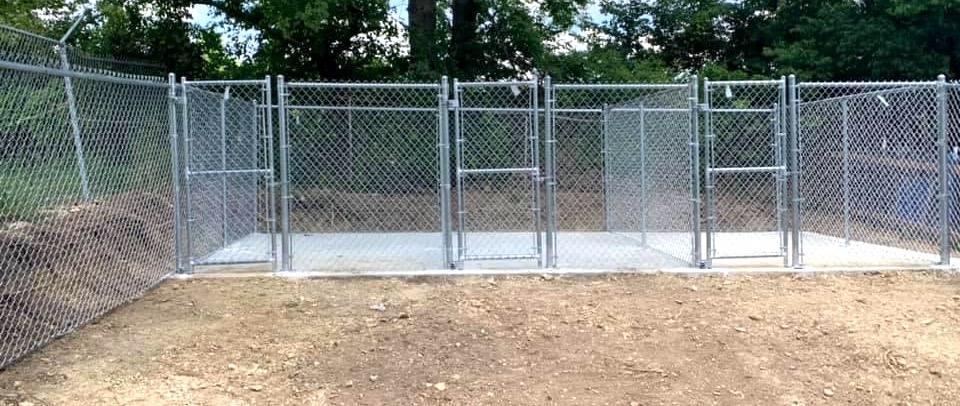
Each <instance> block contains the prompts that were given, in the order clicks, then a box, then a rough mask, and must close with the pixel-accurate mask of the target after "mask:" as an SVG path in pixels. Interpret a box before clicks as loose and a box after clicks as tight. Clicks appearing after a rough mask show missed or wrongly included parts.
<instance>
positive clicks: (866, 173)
mask: <svg viewBox="0 0 960 406" xmlns="http://www.w3.org/2000/svg"><path fill="white" fill-rule="evenodd" d="M154 69H158V67H157V66H155V65H151V64H142V63H136V62H117V61H113V60H111V59H107V58H99V57H96V56H91V55H87V54H84V53H83V52H80V51H76V50H73V49H71V48H69V47H63V46H61V44H60V43H59V42H58V41H54V40H50V39H47V38H44V37H40V36H37V35H33V34H30V33H25V32H22V31H19V30H16V29H11V28H7V27H2V26H0V164H2V169H3V170H2V171H0V254H2V255H0V366H2V365H6V364H8V363H10V362H11V361H13V360H15V359H17V358H19V357H21V356H22V355H24V354H26V353H27V352H29V351H31V350H32V349H34V348H37V347H39V346H41V345H43V344H44V343H46V342H48V341H49V340H51V339H53V338H55V337H58V336H60V335H63V334H65V333H67V332H69V331H71V330H73V329H75V328H77V327H78V326H80V325H82V324H83V323H86V322H88V321H90V320H92V319H93V318H95V317H97V316H99V315H100V314H103V313H104V312H106V311H108V310H110V309H112V308H114V307H116V306H117V305H119V304H121V303H124V302H125V301H128V300H131V299H133V298H136V297H138V296H140V295H141V294H143V293H144V292H145V291H146V290H147V289H149V288H150V287H152V286H154V285H155V284H156V283H158V282H159V281H161V280H163V279H164V278H165V277H166V276H168V275H169V274H170V273H171V272H173V270H174V269H180V270H182V271H185V272H191V271H193V268H194V266H201V265H216V264H236V263H250V262H257V263H261V262H262V263H267V264H270V265H271V266H272V267H273V269H277V270H283V271H328V272H359V273H362V272H369V271H384V270H399V271H414V270H445V269H449V267H451V266H459V267H463V268H484V269H488V268H535V267H541V266H542V267H551V268H553V267H558V268H563V269H574V268H594V269H624V268H659V267H680V266H700V265H702V266H707V267H709V266H714V265H715V264H714V260H717V261H724V262H717V263H716V265H719V266H724V265H726V264H727V263H728V262H726V261H729V260H733V262H731V263H733V264H741V263H744V262H742V261H744V260H746V261H748V262H745V263H746V264H748V265H749V264H756V263H762V264H764V265H767V266H769V265H770V263H769V262H749V261H753V260H755V259H756V258H772V260H773V261H774V262H773V263H774V264H776V265H780V263H781V261H782V264H783V265H788V264H792V265H795V266H799V265H801V260H802V263H803V264H807V265H810V266H820V265H825V266H826V265H830V266H837V265H840V266H846V265H849V266H875V265H930V264H948V263H949V261H950V256H951V254H952V253H953V252H954V251H957V249H958V247H957V246H956V245H955V242H956V241H957V240H956V238H955V237H954V235H955V233H956V230H957V225H960V204H958V194H960V85H958V84H948V83H946V82H945V81H943V80H941V81H937V82H932V81H931V82H901V83H799V84H796V83H795V81H794V79H792V78H791V79H790V80H786V79H780V80H760V81H726V82H712V81H709V80H707V81H705V82H704V85H703V89H704V95H703V97H702V98H700V97H698V91H699V87H698V86H699V84H698V82H697V80H696V78H695V77H694V78H691V81H690V83H687V84H659V85H655V84H630V85H619V84H618V85H610V84H607V85H585V84H558V85H553V84H552V83H551V82H550V81H549V78H545V80H544V81H543V82H542V83H541V82H539V80H537V79H532V80H525V81H516V82H471V83H466V82H463V83H461V82H457V81H454V83H452V84H450V83H447V81H446V79H443V80H441V81H439V82H437V83H421V84H413V83H316V82H291V83H287V82H286V81H285V80H284V79H283V78H282V77H281V78H278V80H277V82H276V83H277V86H276V89H277V92H276V93H274V91H273V81H272V80H271V79H270V78H269V77H268V78H266V79H264V80H244V81H206V82H203V81H188V80H181V82H180V83H179V84H177V83H175V82H174V81H173V79H172V78H168V80H167V81H166V82H165V81H164V80H163V79H162V78H161V77H160V76H159V75H156V73H158V72H156V71H155V70H154ZM700 102H702V104H699V103H700ZM275 143H276V145H277V147H276V148H275V147H274V144H275ZM701 144H702V145H703V148H702V153H701ZM701 192H702V195H701ZM701 198H702V200H701ZM701 230H704V231H705V233H703V234H701ZM701 242H702V243H703V245H704V246H703V247H701ZM791 254H792V255H791ZM801 254H802V255H801ZM701 259H703V261H701ZM737 261H740V262H737ZM446 272H450V273H455V272H457V271H455V270H450V271H446Z"/></svg>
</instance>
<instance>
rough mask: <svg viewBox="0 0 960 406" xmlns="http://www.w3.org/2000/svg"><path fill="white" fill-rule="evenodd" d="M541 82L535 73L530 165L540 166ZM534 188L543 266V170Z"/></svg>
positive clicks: (539, 259)
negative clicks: (541, 202)
mask: <svg viewBox="0 0 960 406" xmlns="http://www.w3.org/2000/svg"><path fill="white" fill-rule="evenodd" d="M539 85H540V82H539V80H538V79H537V76H536V75H534V77H533V80H532V81H531V83H530V120H531V121H532V123H531V124H532V127H531V128H530V167H532V168H539V167H540V89H539ZM532 177H533V182H532V184H533V185H532V189H533V202H532V207H531V210H532V211H533V218H534V220H533V222H534V229H535V230H536V234H537V235H536V237H535V238H536V252H537V254H538V255H539V256H538V257H537V267H543V265H544V260H543V257H544V252H543V237H542V236H541V234H540V231H541V230H543V213H541V211H540V207H541V206H542V205H541V204H540V187H541V186H540V185H541V184H542V182H543V173H542V172H541V171H539V170H538V171H536V172H534V173H533V175H532Z"/></svg>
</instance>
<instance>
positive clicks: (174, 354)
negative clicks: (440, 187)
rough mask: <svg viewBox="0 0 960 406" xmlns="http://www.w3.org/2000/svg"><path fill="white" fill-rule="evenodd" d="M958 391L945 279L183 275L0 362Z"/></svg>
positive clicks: (174, 398) (320, 393) (125, 394)
mask: <svg viewBox="0 0 960 406" xmlns="http://www.w3.org/2000/svg"><path fill="white" fill-rule="evenodd" d="M958 399H960V277H957V276H947V275H943V274H933V273H910V274H879V273H876V274H863V275H848V276H841V275H833V276H822V275H821V276H804V277H799V276H754V277H750V276H730V277H700V278H688V277H672V276H621V277H612V276H611V277H603V278H573V277H570V278H555V277H514V278H497V279H488V278H450V279H442V278H433V279H345V280H290V279H279V278H243V279H240V278H237V279H191V280H171V281H168V282H166V283H164V284H162V285H161V286H160V287H159V288H157V289H156V290H154V291H152V292H150V293H149V294H148V295H147V296H146V297H144V298H143V299H140V300H138V301H136V302H134V303H132V304H129V305H126V306H124V307H121V308H120V309H118V310H116V311H114V312H112V313H111V314H109V315H107V316H105V317H103V318H102V319H100V320H99V321H98V322H96V323H95V324H91V325H88V326H86V327H84V328H82V329H81V330H79V331H78V332H76V333H73V334H70V335H68V336H67V337H65V338H63V339H60V340H58V341H56V342H54V343H52V344H50V345H49V346H47V347H46V348H44V349H42V350H40V351H38V352H36V353H34V354H32V355H30V356H27V357H26V358H25V359H23V360H21V361H20V362H18V363H16V364H14V365H13V366H10V367H9V368H8V370H6V371H4V372H2V373H0V403H3V402H6V403H12V404H17V403H18V402H24V403H26V404H30V403H32V404H34V405H37V404H51V405H54V404H211V405H212V404H237V405H243V404H291V405H293V404H296V405H301V404H314V405H341V404H342V405H363V404H367V405H377V404H397V405H417V404H426V405H434V404H458V405H460V404H466V405H473V404H525V405H539V404H563V405H668V404H669V405H673V404H697V405H701V404H721V405H743V404H751V405H817V404H853V405H877V404H879V405H901V404H958V402H960V401H958ZM21 404H23V403H21Z"/></svg>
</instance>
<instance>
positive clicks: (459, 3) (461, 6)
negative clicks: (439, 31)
mask: <svg viewBox="0 0 960 406" xmlns="http://www.w3.org/2000/svg"><path fill="white" fill-rule="evenodd" d="M452 1H453V23H452V27H451V31H452V33H451V34H452V35H451V37H452V38H451V40H452V41H451V43H450V48H451V49H450V56H451V57H452V59H453V66H452V71H453V74H455V75H459V76H460V77H462V78H464V79H469V78H473V77H474V76H475V75H474V74H475V72H476V71H477V64H478V62H479V59H475V58H476V57H478V55H474V53H475V49H476V39H477V25H478V21H479V18H480V7H479V4H478V2H479V0H452Z"/></svg>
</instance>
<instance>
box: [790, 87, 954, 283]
mask: <svg viewBox="0 0 960 406" xmlns="http://www.w3.org/2000/svg"><path fill="white" fill-rule="evenodd" d="M798 98H799V105H798V127H799V137H800V138H799V139H800V142H801V151H802V176H801V183H800V185H801V196H803V206H802V213H803V224H802V228H803V239H802V242H803V251H802V252H803V254H804V261H805V262H808V263H813V264H816V263H818V262H823V261H825V260H828V259H829V257H830V256H831V255H828V253H831V252H835V251H836V250H839V249H843V250H844V251H845V252H846V254H845V256H844V257H845V258H848V261H854V264H857V265H870V264H886V265H891V264H893V265H895V264H902V263H935V262H937V261H938V260H939V256H938V255H936V253H938V252H939V245H940V236H939V231H940V230H941V227H940V225H939V203H938V202H939V198H938V194H939V185H940V181H939V168H938V164H939V147H938V131H937V112H938V106H937V84H936V83H935V82H928V83H899V84H884V83H876V84H855V83H851V84H817V83H804V84H800V85H799V87H798ZM951 166H952V167H954V168H955V167H956V163H955V162H954V163H953V164H951ZM953 172H955V170H954V171H953ZM954 177H955V175H954ZM925 253H929V255H925ZM829 262H833V263H834V264H836V259H834V260H832V261H829Z"/></svg>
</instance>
